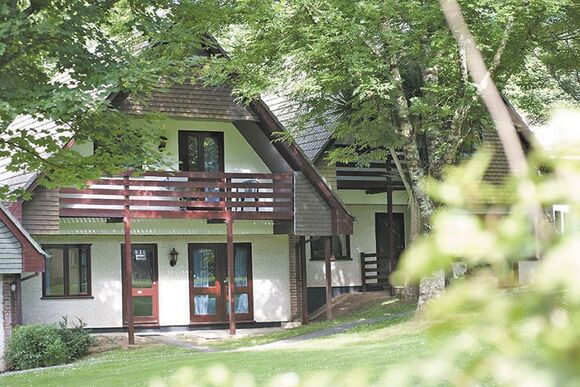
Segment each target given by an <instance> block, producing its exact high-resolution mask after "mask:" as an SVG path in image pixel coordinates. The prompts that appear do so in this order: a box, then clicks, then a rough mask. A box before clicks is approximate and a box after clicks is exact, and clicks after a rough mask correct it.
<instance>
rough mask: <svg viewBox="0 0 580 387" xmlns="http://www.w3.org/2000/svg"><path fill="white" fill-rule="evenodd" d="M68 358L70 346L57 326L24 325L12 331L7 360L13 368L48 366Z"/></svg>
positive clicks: (65, 360) (63, 361)
mask: <svg viewBox="0 0 580 387" xmlns="http://www.w3.org/2000/svg"><path fill="white" fill-rule="evenodd" d="M68 360H69V351H68V348H67V346H66V344H65V343H64V341H63V340H62V337H61V335H60V334H59V332H58V329H57V328H56V327H55V326H52V325H24V326H19V327H15V328H14V330H13V331H12V336H11V337H10V341H9V342H8V349H7V351H6V361H7V362H8V364H10V365H11V366H12V367H13V368H16V369H20V370H23V369H28V368H37V367H48V366H54V365H58V364H63V363H66V362H67V361H68Z"/></svg>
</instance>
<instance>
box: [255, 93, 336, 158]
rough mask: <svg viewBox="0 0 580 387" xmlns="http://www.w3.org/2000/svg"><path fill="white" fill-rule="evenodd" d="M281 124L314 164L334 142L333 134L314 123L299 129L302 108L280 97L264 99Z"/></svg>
mask: <svg viewBox="0 0 580 387" xmlns="http://www.w3.org/2000/svg"><path fill="white" fill-rule="evenodd" d="M263 100H264V102H265V103H266V104H267V105H268V107H269V108H270V110H271V111H272V113H274V115H275V116H276V117H277V118H278V120H279V121H280V123H281V124H282V125H283V126H284V127H285V128H286V130H288V131H290V133H291V134H292V136H293V138H294V141H295V142H296V144H297V145H298V146H299V147H300V149H302V151H303V152H304V154H305V155H306V156H307V157H308V158H309V159H310V161H312V162H317V161H318V160H319V159H320V157H321V156H322V154H323V153H324V150H325V149H326V148H327V147H328V145H329V144H330V143H331V142H332V133H331V132H330V131H329V130H327V129H326V128H325V127H324V126H323V125H319V124H316V123H314V122H312V123H309V124H306V125H304V127H303V128H301V129H299V130H298V129H297V123H296V121H297V120H298V119H300V117H301V114H302V112H301V110H300V106H299V105H298V104H297V103H293V102H291V101H290V100H288V99H287V98H285V97H283V96H280V95H268V96H265V97H264V98H263Z"/></svg>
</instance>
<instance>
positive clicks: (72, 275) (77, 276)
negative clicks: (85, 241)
mask: <svg viewBox="0 0 580 387" xmlns="http://www.w3.org/2000/svg"><path fill="white" fill-rule="evenodd" d="M43 248H44V250H45V251H46V252H47V253H48V257H47V259H46V265H45V271H44V273H43V275H42V295H43V297H71V298H72V297H90V295H91V282H90V279H91V247H90V245H45V246H43Z"/></svg>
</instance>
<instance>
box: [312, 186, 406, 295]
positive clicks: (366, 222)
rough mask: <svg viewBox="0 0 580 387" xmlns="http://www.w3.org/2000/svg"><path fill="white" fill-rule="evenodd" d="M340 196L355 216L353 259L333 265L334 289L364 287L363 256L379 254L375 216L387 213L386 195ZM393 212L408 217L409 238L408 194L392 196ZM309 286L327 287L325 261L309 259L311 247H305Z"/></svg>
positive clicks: (351, 193)
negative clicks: (363, 254) (361, 254)
mask: <svg viewBox="0 0 580 387" xmlns="http://www.w3.org/2000/svg"><path fill="white" fill-rule="evenodd" d="M338 194H339V196H340V198H341V199H342V200H343V202H344V203H345V205H346V208H347V210H348V211H349V212H350V214H351V215H353V216H354V218H355V221H354V223H353V234H352V235H351V236H350V251H351V258H352V260H339V261H334V262H332V263H331V273H332V286H335V287H349V286H361V280H362V278H361V265H360V253H361V252H365V253H375V252H376V232H375V214H376V213H380V212H382V213H386V212H387V205H386V201H387V198H386V194H376V195H367V194H365V192H364V191H359V190H339V191H338ZM393 203H394V206H393V211H394V212H399V213H400V212H402V213H404V214H405V235H406V237H407V238H408V235H409V233H408V216H407V213H406V211H407V208H408V207H407V195H406V193H405V192H400V191H398V192H394V193H393ZM306 257H307V264H306V267H307V284H308V287H322V286H325V285H326V279H325V278H326V270H325V266H324V261H311V260H310V245H309V244H308V245H307V246H306Z"/></svg>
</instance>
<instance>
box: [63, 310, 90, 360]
mask: <svg viewBox="0 0 580 387" xmlns="http://www.w3.org/2000/svg"><path fill="white" fill-rule="evenodd" d="M58 325H59V329H58V333H59V334H60V337H61V339H62V341H63V342H64V343H65V345H66V346H67V348H68V350H69V357H70V359H69V360H76V359H79V358H81V357H83V356H85V355H86V354H87V353H89V348H90V347H91V345H93V343H94V338H93V337H91V335H90V334H89V331H88V330H87V329H85V327H86V324H85V323H84V322H83V321H82V320H81V319H78V320H77V323H76V324H74V325H72V326H71V327H70V328H69V327H68V319H67V318H66V317H63V318H62V320H61V321H60V322H59V323H58Z"/></svg>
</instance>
